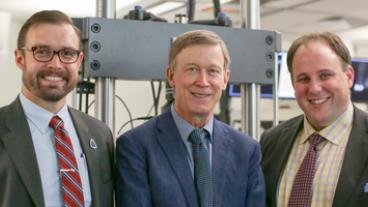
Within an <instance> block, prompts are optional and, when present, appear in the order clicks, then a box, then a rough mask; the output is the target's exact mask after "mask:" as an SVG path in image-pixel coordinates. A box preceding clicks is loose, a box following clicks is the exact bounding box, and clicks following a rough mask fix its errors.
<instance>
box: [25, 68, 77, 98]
mask: <svg viewBox="0 0 368 207" xmlns="http://www.w3.org/2000/svg"><path fill="white" fill-rule="evenodd" d="M46 76H57V77H61V78H62V80H63V81H64V83H65V84H63V85H62V86H59V85H45V84H43V83H42V80H44V79H45V77H46ZM22 79H23V84H24V86H25V87H26V88H27V89H28V91H30V92H31V93H32V94H33V95H34V96H36V97H38V98H40V99H42V100H44V101H47V102H58V101H60V100H61V99H63V98H64V97H65V96H66V95H68V93H69V92H70V91H72V90H73V89H74V88H75V87H76V85H77V82H78V80H77V78H76V77H74V78H73V76H72V75H71V74H70V72H68V70H66V69H63V70H58V71H55V70H54V69H43V70H40V71H39V72H38V73H35V74H30V73H27V72H23V76H22Z"/></svg>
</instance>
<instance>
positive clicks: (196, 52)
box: [167, 44, 230, 127]
mask: <svg viewBox="0 0 368 207" xmlns="http://www.w3.org/2000/svg"><path fill="white" fill-rule="evenodd" d="M175 62H176V64H175V68H174V69H173V68H169V69H168V70H167V77H168V80H169V83H170V85H171V87H173V88H174V90H175V102H174V107H175V110H176V112H177V113H178V114H179V115H180V116H181V117H183V118H184V119H185V120H186V121H188V122H189V123H191V124H193V125H194V126H196V127H202V126H203V125H204V124H205V123H206V122H207V121H208V120H209V118H210V117H211V116H212V113H213V109H214V107H215V105H216V103H217V102H218V101H219V99H220V97H221V94H222V90H224V89H225V88H226V84H227V82H228V79H229V73H230V72H229V70H228V69H225V68H224V55H223V52H222V49H221V47H220V46H219V45H207V44H196V45H191V46H188V47H186V48H184V49H182V50H181V51H180V53H179V54H178V55H177V57H176V61H175Z"/></svg>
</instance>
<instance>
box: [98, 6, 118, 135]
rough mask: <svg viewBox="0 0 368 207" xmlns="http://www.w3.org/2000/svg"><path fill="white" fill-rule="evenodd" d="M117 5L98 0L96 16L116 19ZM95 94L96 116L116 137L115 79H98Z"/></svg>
mask: <svg viewBox="0 0 368 207" xmlns="http://www.w3.org/2000/svg"><path fill="white" fill-rule="evenodd" d="M115 5H116V2H115V0H96V16H97V17H106V18H112V19H115V15H116V6H115ZM95 92H96V93H95V94H96V95H95V115H96V117H97V118H98V119H100V120H101V121H103V122H104V123H105V124H107V126H109V127H110V129H111V131H112V132H113V134H114V135H115V79H114V78H111V77H106V78H97V79H96V83H95Z"/></svg>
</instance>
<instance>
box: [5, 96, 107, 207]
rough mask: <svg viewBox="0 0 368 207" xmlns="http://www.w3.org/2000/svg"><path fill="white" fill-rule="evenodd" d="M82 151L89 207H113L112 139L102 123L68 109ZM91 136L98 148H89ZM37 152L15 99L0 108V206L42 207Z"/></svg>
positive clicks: (20, 108)
mask: <svg viewBox="0 0 368 207" xmlns="http://www.w3.org/2000/svg"><path fill="white" fill-rule="evenodd" d="M69 112H70V114H71V117H72V119H73V122H74V125H75V127H76V131H77V133H78V136H79V141H80V144H81V146H82V149H83V151H84V153H85V156H86V159H87V165H88V173H89V181H90V186H91V195H92V206H94V207H112V206H113V176H112V173H113V171H112V169H113V163H114V160H113V156H114V152H113V139H112V134H111V132H110V130H109V128H108V127H107V126H106V125H104V124H103V123H102V122H100V121H98V120H96V119H94V118H92V117H90V116H88V115H85V114H83V113H81V112H79V111H77V110H75V109H72V108H69ZM91 138H93V139H94V140H95V142H96V144H97V148H96V149H93V148H91V147H90V139H91ZM45 190H47V189H42V185H41V178H40V172H39V169H38V164H37V158H36V153H35V150H34V147H33V143H32V137H31V132H30V130H29V127H28V123H27V120H26V116H25V114H24V111H23V108H22V106H21V103H20V101H19V98H17V99H16V100H15V101H14V102H13V103H11V104H10V105H8V106H5V107H3V108H0V206H4V207H5V206H6V207H12V206H14V207H28V206H37V207H43V206H45V204H44V198H43V191H45Z"/></svg>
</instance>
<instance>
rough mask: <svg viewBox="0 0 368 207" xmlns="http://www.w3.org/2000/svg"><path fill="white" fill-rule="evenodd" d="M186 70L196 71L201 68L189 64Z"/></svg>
mask: <svg viewBox="0 0 368 207" xmlns="http://www.w3.org/2000/svg"><path fill="white" fill-rule="evenodd" d="M186 70H187V71H188V72H190V73H196V72H197V71H198V70H199V69H198V67H197V66H195V65H189V66H188V67H187V68H186Z"/></svg>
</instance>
